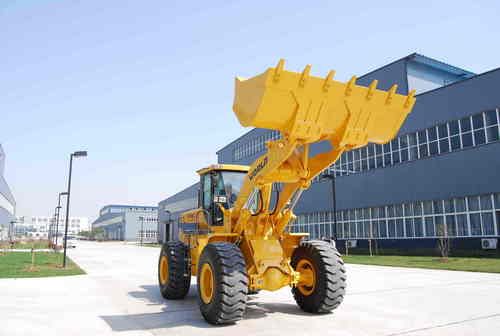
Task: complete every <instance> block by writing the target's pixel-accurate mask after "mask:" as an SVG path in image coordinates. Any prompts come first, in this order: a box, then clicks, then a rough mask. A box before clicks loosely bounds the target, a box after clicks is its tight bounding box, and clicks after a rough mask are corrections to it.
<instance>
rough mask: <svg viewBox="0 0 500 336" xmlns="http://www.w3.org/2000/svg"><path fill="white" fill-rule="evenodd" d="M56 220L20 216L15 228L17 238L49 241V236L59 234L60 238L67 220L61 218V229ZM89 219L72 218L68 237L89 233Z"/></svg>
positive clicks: (44, 217)
mask: <svg viewBox="0 0 500 336" xmlns="http://www.w3.org/2000/svg"><path fill="white" fill-rule="evenodd" d="M55 223H56V219H55V218H54V217H47V216H32V217H28V216H18V217H16V223H15V226H14V232H15V234H16V237H19V238H32V239H47V238H48V237H49V234H51V235H54V236H55V234H56V232H57V234H58V236H59V237H62V236H63V235H64V229H65V225H66V222H65V218H64V217H62V216H61V218H59V227H56V224H55ZM89 230H90V225H89V219H88V218H87V217H70V218H69V221H68V235H70V236H77V235H79V234H80V232H82V231H89Z"/></svg>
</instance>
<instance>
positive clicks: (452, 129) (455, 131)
mask: <svg viewBox="0 0 500 336" xmlns="http://www.w3.org/2000/svg"><path fill="white" fill-rule="evenodd" d="M448 125H449V126H450V135H457V134H458V120H453V121H450V123H449V124H448Z"/></svg>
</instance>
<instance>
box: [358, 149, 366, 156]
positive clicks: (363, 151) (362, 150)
mask: <svg viewBox="0 0 500 336" xmlns="http://www.w3.org/2000/svg"><path fill="white" fill-rule="evenodd" d="M359 151H360V152H361V158H362V159H366V147H363V148H360V149H359Z"/></svg>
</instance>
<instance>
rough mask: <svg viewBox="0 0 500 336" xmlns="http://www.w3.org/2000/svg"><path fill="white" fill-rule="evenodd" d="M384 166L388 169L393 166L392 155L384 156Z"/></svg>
mask: <svg viewBox="0 0 500 336" xmlns="http://www.w3.org/2000/svg"><path fill="white" fill-rule="evenodd" d="M384 165H385V166H386V167H387V166H390V165H391V154H385V155H384Z"/></svg>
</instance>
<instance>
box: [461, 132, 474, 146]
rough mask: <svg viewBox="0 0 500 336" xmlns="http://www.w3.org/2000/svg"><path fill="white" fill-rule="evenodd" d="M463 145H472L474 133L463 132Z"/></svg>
mask: <svg viewBox="0 0 500 336" xmlns="http://www.w3.org/2000/svg"><path fill="white" fill-rule="evenodd" d="M462 145H463V147H464V148H466V147H471V146H472V133H465V134H462Z"/></svg>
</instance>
